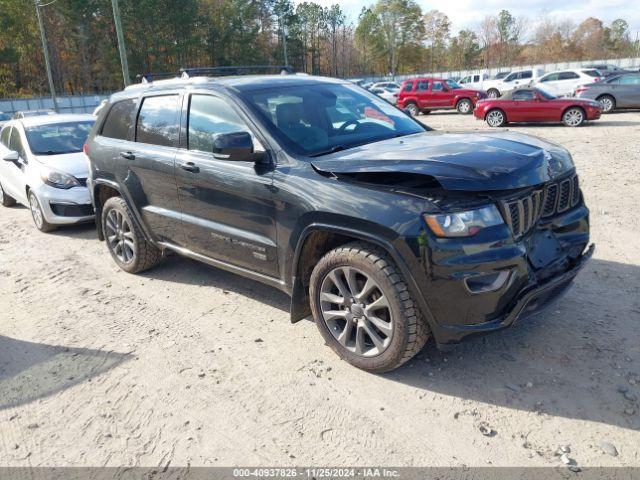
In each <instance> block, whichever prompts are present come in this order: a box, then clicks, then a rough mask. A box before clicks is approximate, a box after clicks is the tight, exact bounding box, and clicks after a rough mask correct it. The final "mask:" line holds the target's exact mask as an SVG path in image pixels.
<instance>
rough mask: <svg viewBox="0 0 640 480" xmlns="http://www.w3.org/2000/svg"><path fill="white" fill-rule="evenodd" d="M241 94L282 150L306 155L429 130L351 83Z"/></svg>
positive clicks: (277, 88)
mask: <svg viewBox="0 0 640 480" xmlns="http://www.w3.org/2000/svg"><path fill="white" fill-rule="evenodd" d="M241 95H242V97H243V98H244V100H245V102H246V104H247V105H248V106H249V107H250V108H251V109H252V110H253V111H254V113H255V114H256V116H259V117H261V118H262V120H263V121H264V123H265V124H266V126H267V128H268V129H269V131H270V132H271V134H272V135H273V136H274V137H276V138H277V139H278V141H279V143H280V144H281V145H283V146H284V147H285V148H287V149H288V150H291V151H293V152H295V153H299V154H304V155H311V156H318V155H323V154H325V153H328V152H331V151H336V150H345V149H349V148H352V147H355V146H357V145H364V144H368V143H373V142H378V141H381V140H386V139H390V138H395V137H401V136H404V135H410V134H413V133H418V132H424V131H425V129H424V127H423V126H422V125H421V124H419V123H418V122H416V121H415V120H413V119H412V118H411V117H409V116H407V115H406V114H404V113H403V112H401V111H399V110H398V109H396V108H395V107H392V106H391V105H389V103H387V102H385V101H384V100H382V99H380V98H378V97H376V96H375V95H373V94H372V93H370V92H364V91H362V90H361V89H358V88H357V87H354V86H351V85H347V84H333V83H326V84H325V83H323V84H318V85H314V87H313V88H309V87H308V86H297V87H289V88H286V89H284V88H282V87H273V88H266V89H260V90H256V91H247V92H243V93H242V94H241Z"/></svg>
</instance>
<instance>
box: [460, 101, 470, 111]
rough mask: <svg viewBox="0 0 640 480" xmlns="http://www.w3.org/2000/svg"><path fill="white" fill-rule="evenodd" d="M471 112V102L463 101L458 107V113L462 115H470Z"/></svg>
mask: <svg viewBox="0 0 640 480" xmlns="http://www.w3.org/2000/svg"><path fill="white" fill-rule="evenodd" d="M470 110H471V104H470V103H469V102H465V101H462V102H460V104H459V106H458V111H459V112H460V113H469V111H470Z"/></svg>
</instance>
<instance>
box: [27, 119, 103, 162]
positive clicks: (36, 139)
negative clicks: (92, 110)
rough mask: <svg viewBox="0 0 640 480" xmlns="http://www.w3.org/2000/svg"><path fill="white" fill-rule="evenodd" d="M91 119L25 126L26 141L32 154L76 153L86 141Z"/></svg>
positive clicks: (91, 123) (91, 124)
mask: <svg viewBox="0 0 640 480" xmlns="http://www.w3.org/2000/svg"><path fill="white" fill-rule="evenodd" d="M92 126H93V121H87V122H66V123H54V124H50V125H38V126H35V127H29V128H25V130H24V133H25V135H26V136H27V142H29V147H30V148H31V153H33V154H34V155H61V154H64V153H77V152H81V151H82V146H83V145H84V143H85V142H86V141H87V137H88V136H89V132H90V131H91V127H92Z"/></svg>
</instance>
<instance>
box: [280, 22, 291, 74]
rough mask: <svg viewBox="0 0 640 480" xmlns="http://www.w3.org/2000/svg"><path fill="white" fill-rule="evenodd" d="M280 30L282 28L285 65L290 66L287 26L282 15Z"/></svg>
mask: <svg viewBox="0 0 640 480" xmlns="http://www.w3.org/2000/svg"><path fill="white" fill-rule="evenodd" d="M280 30H282V48H283V49H284V66H285V67H288V66H289V57H288V55H287V26H286V25H284V24H283V23H282V17H280Z"/></svg>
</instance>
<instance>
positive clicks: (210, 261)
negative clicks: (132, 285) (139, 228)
mask: <svg viewBox="0 0 640 480" xmlns="http://www.w3.org/2000/svg"><path fill="white" fill-rule="evenodd" d="M158 245H159V246H160V247H161V248H166V249H168V250H171V251H174V252H176V253H177V254H179V255H182V256H185V257H187V258H191V259H193V260H197V261H199V262H202V263H206V264H207V265H211V266H212V267H217V268H221V269H222V270H226V271H228V272H231V273H235V274H238V275H242V276H243V277H247V278H250V279H252V280H256V281H258V282H261V283H265V284H267V285H269V286H271V287H274V288H277V289H278V290H282V291H283V292H285V293H287V294H290V292H289V289H288V288H287V286H286V284H285V282H284V281H283V280H280V279H277V278H275V277H271V276H269V275H265V274H263V273H258V272H254V271H253V270H249V269H247V268H244V267H238V266H237V265H233V264H231V263H228V262H224V261H222V260H216V259H215V258H211V257H207V256H206V255H202V254H200V253H196V252H193V251H191V250H189V249H188V248H184V247H180V246H178V245H174V244H173V243H169V242H158Z"/></svg>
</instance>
